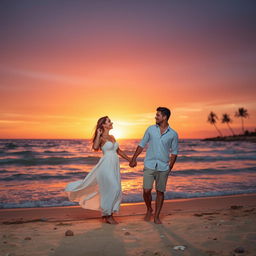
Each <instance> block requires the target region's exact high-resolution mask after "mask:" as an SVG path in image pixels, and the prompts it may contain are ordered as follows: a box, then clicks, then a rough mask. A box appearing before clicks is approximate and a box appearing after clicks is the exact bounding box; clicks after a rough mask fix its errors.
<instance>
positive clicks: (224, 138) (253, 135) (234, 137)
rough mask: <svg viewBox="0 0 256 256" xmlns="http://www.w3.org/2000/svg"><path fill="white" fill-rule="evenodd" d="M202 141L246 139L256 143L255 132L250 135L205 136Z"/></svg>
mask: <svg viewBox="0 0 256 256" xmlns="http://www.w3.org/2000/svg"><path fill="white" fill-rule="evenodd" d="M202 141H248V142H254V143H256V133H253V134H250V135H241V134H240V135H233V136H222V137H221V136H218V137H212V138H205V139H202Z"/></svg>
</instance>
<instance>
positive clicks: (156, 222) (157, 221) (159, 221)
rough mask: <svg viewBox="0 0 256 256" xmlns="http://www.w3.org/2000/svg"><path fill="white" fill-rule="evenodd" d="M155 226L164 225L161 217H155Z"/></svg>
mask: <svg viewBox="0 0 256 256" xmlns="http://www.w3.org/2000/svg"><path fill="white" fill-rule="evenodd" d="M154 222H155V224H162V221H161V220H160V219H159V217H156V216H155V217H154Z"/></svg>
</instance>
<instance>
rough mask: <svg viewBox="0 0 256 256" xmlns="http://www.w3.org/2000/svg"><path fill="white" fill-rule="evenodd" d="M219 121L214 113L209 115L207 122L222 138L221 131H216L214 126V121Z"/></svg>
mask: <svg viewBox="0 0 256 256" xmlns="http://www.w3.org/2000/svg"><path fill="white" fill-rule="evenodd" d="M217 119H219V118H218V117H217V115H216V114H215V113H214V112H212V111H211V112H210V114H209V115H208V119H207V122H209V123H210V124H212V125H214V127H215V128H216V130H217V131H218V133H219V134H220V136H221V137H222V133H221V131H220V130H219V129H218V127H217V126H216V122H217V121H216V120H217Z"/></svg>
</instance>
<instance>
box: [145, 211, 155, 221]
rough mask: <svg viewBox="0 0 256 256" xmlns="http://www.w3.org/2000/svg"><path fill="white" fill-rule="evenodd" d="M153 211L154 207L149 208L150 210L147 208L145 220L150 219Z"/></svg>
mask: <svg viewBox="0 0 256 256" xmlns="http://www.w3.org/2000/svg"><path fill="white" fill-rule="evenodd" d="M152 212H153V210H152V209H148V210H147V213H146V215H145V217H144V220H145V221H150V219H151V216H152Z"/></svg>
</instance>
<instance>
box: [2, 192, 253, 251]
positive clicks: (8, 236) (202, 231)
mask: <svg viewBox="0 0 256 256" xmlns="http://www.w3.org/2000/svg"><path fill="white" fill-rule="evenodd" d="M144 211H145V206H144V204H143V203H137V204H122V206H121V210H120V212H119V214H116V219H117V220H118V221H119V224H118V225H109V224H106V223H103V222H102V220H101V218H100V214H99V212H95V211H89V210H85V209H82V208H81V207H79V206H73V207H49V208H26V209H25V208H23V209H1V210H0V219H1V236H0V237H1V241H0V242H1V255H4V256H7V255H9V256H11V255H13V256H14V255H17V256H18V255H19V256H21V255H62V256H63V255H118V256H120V255H227V256H228V255H256V225H255V224H256V218H255V217H256V216H255V215H256V194H250V195H237V196H223V197H210V198H197V199H182V200H169V201H165V204H164V206H163V210H162V215H161V217H162V222H163V224H161V225H156V224H154V222H153V220H152V221H151V222H145V221H144V220H143V215H144ZM68 230H71V231H72V232H73V235H71V236H67V235H66V231H68ZM72 232H70V233H71V234H72ZM177 246H178V247H177ZM179 246H182V247H179ZM182 249H183V250H182ZM239 251H240V252H239Z"/></svg>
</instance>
